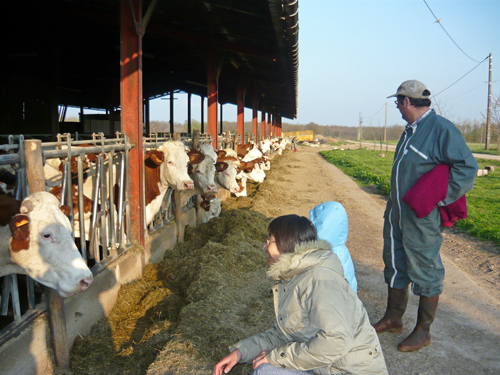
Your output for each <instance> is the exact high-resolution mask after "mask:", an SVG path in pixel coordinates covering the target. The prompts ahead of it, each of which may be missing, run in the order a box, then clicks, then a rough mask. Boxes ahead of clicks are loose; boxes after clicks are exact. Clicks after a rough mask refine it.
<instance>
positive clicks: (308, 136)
mask: <svg viewBox="0 0 500 375" xmlns="http://www.w3.org/2000/svg"><path fill="white" fill-rule="evenodd" d="M281 134H282V137H288V138H293V137H296V138H297V141H302V142H303V141H308V142H312V141H313V140H314V134H313V131H312V130H302V131H300V132H283V133H281Z"/></svg>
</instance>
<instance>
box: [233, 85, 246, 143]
mask: <svg viewBox="0 0 500 375" xmlns="http://www.w3.org/2000/svg"><path fill="white" fill-rule="evenodd" d="M236 96H237V97H236V100H237V102H238V133H240V134H241V144H243V143H244V141H245V140H244V138H245V137H244V136H243V135H244V134H245V129H244V126H245V90H243V85H242V84H241V83H238V87H237V88H236ZM235 143H236V138H235Z"/></svg>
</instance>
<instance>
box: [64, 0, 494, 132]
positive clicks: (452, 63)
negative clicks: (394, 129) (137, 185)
mask: <svg viewBox="0 0 500 375" xmlns="http://www.w3.org/2000/svg"><path fill="white" fill-rule="evenodd" d="M426 1H427V4H428V5H429V7H430V8H431V9H432V11H433V12H434V14H435V15H436V17H437V18H438V19H442V20H441V24H442V26H443V27H444V28H445V29H446V31H447V32H448V34H449V35H450V36H451V37H452V38H453V40H454V41H455V42H456V44H458V46H459V47H460V48H461V49H462V50H463V51H464V52H465V54H467V55H468V56H469V57H470V58H469V57H467V56H466V55H465V54H464V53H463V52H461V51H460V49H459V48H458V47H457V46H456V45H455V44H454V43H453V41H452V40H450V38H449V37H448V36H447V35H446V33H445V32H444V31H443V29H442V28H441V27H440V26H439V24H437V23H435V19H434V16H433V15H432V13H431V12H430V11H429V9H428V7H427V6H426V4H425V3H424V1H423V0H365V1H361V0H344V1H335V0H299V29H300V31H299V103H298V104H299V106H298V117H297V119H295V120H290V119H286V118H284V119H283V122H288V123H295V124H308V123H309V122H315V123H317V124H320V125H346V126H358V121H359V114H360V112H361V116H362V118H363V125H364V126H383V125H384V123H385V103H386V102H387V107H388V109H387V117H388V120H387V123H388V125H393V124H401V125H402V124H404V123H405V122H404V120H402V119H401V115H400V114H399V111H398V110H397V109H396V106H395V105H394V98H391V99H386V97H387V96H389V95H392V94H393V93H395V92H396V90H397V87H398V86H399V85H400V84H401V82H403V81H405V80H407V79H418V80H419V81H422V82H423V83H424V84H425V85H426V86H427V88H428V89H429V90H430V91H431V93H432V94H438V93H439V92H440V91H442V90H444V89H446V88H447V87H448V86H450V85H451V84H453V83H454V82H455V81H457V80H459V79H460V78H461V77H462V76H463V75H465V74H466V73H467V72H469V71H470V70H471V69H473V68H474V67H475V66H476V65H478V62H480V61H482V60H483V59H485V58H486V57H487V56H488V55H489V53H490V52H491V53H492V56H493V69H492V71H493V81H495V77H497V78H498V83H493V85H492V92H493V94H494V95H498V94H499V92H500V89H499V87H500V86H499V84H500V22H499V17H500V0H473V1H469V0H426ZM471 58H472V59H471ZM473 60H476V61H477V62H476V61H473ZM488 71H489V64H488V60H486V61H485V62H483V63H482V64H480V65H479V66H478V67H477V68H475V69H474V70H473V71H472V72H471V73H469V74H468V75H467V76H466V77H465V78H463V79H461V80H460V81H459V82H458V83H456V84H455V85H453V86H452V87H450V88H449V89H447V90H445V91H444V92H442V93H441V94H439V95H437V96H436V98H435V100H437V101H438V102H439V103H440V105H441V107H442V108H443V109H444V110H445V112H446V114H447V117H448V118H450V119H451V120H460V119H462V120H463V119H466V118H469V119H471V120H472V119H478V120H483V117H482V114H484V115H486V109H487V98H488V85H487V81H488ZM186 103H187V97H186V95H183V94H179V95H177V100H176V101H175V104H174V121H175V122H180V123H183V122H184V121H186V119H187V104H186ZM236 114H237V111H236V106H234V105H225V106H224V120H227V121H236ZM69 115H72V114H71V112H70V114H69ZM73 115H74V114H73ZM205 116H206V111H205ZM168 118H169V101H168V100H160V99H156V100H153V101H151V119H152V120H165V121H167V120H168ZM192 118H193V119H197V120H199V119H200V100H199V97H197V96H193V98H192ZM259 120H260V112H259ZM245 121H251V110H250V109H246V110H245Z"/></svg>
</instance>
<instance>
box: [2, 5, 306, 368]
mask: <svg viewBox="0 0 500 375" xmlns="http://www.w3.org/2000/svg"><path fill="white" fill-rule="evenodd" d="M3 9H4V14H5V15H8V17H5V21H4V22H3V24H2V26H3V28H4V30H3V35H4V36H3V37H2V39H1V42H0V43H1V50H2V55H3V57H2V59H0V75H1V78H0V135H2V140H3V141H2V142H1V143H7V139H8V138H7V136H8V135H10V134H20V135H21V136H19V137H18V138H17V139H18V141H19V145H18V146H17V147H18V148H14V146H12V147H13V148H12V149H8V148H7V149H8V150H10V151H12V152H13V153H14V154H15V153H16V152H17V153H18V154H19V155H21V154H22V152H23V147H24V145H23V144H22V142H23V139H29V138H33V139H42V140H49V141H55V142H56V143H57V142H59V145H60V144H61V137H60V136H59V137H58V136H57V135H58V134H61V133H69V134H75V133H79V134H85V133H97V132H99V133H101V138H100V140H99V141H97V140H95V137H94V146H95V145H96V144H97V143H99V142H100V146H99V147H101V151H102V153H103V154H104V153H105V152H110V149H109V147H110V146H109V145H108V144H106V145H105V141H103V140H102V138H103V137H102V136H104V137H109V138H113V137H114V135H115V134H117V132H118V134H120V135H119V136H118V138H119V141H118V146H117V147H118V148H116V147H115V149H116V150H118V151H123V152H125V153H126V160H127V162H128V164H127V166H128V167H127V173H128V184H127V185H128V186H127V188H128V192H129V194H130V196H129V199H128V200H129V207H128V208H129V210H130V216H129V224H128V225H129V229H130V230H129V231H128V233H129V234H128V236H129V238H128V244H129V246H126V247H125V248H123V247H122V248H121V249H119V251H115V252H113V254H112V255H113V256H111V257H109V259H107V262H99V261H97V262H96V264H95V265H94V267H93V268H92V271H93V273H94V275H95V276H96V277H95V279H96V281H95V283H94V285H92V287H91V288H90V289H89V290H88V291H86V292H85V293H82V294H80V295H78V296H75V297H73V298H71V299H67V300H66V301H63V302H62V307H64V308H65V310H66V320H67V322H66V325H67V334H66V333H64V335H65V336H66V335H67V344H65V345H71V342H72V340H73V339H74V337H75V336H76V335H78V334H85V333H86V332H88V329H89V328H90V326H91V324H92V323H93V322H95V321H96V320H97V319H99V318H101V317H102V316H103V315H105V314H106V313H107V312H108V311H109V309H110V308H111V306H112V304H113V301H114V300H113V298H115V299H116V292H117V289H118V288H119V285H121V284H123V283H125V282H128V281H131V280H132V279H134V278H137V277H140V275H141V270H142V268H143V267H144V265H145V264H147V263H148V262H154V261H158V260H159V259H161V256H162V253H161V251H160V250H159V248H160V247H161V246H163V247H165V246H173V244H175V242H176V241H177V240H182V238H181V237H180V238H179V230H178V229H172V228H170V229H169V228H166V229H165V230H164V231H163V232H161V233H159V234H158V233H155V235H154V236H148V232H147V229H146V227H145V225H144V204H143V202H144V196H143V195H144V188H143V185H144V181H143V179H144V171H143V165H144V151H145V150H146V148H147V147H148V142H147V141H148V139H146V138H147V136H148V135H149V123H150V111H149V102H150V100H152V99H154V98H158V97H162V96H169V97H171V98H172V95H173V94H174V93H176V92H179V91H181V92H185V93H187V95H188V113H187V118H188V133H191V109H190V108H191V100H192V99H194V98H193V96H196V97H198V99H194V100H201V102H202V103H203V102H204V99H205V98H206V99H207V106H206V107H204V106H203V105H202V113H201V114H200V115H201V116H200V117H201V119H202V121H201V127H202V128H201V132H202V133H207V134H208V136H209V137H210V140H211V141H212V144H213V146H214V147H215V148H217V147H218V143H219V137H218V134H220V133H222V131H223V130H224V129H222V123H223V121H222V115H221V113H220V112H219V113H218V110H219V111H220V108H221V107H219V105H221V104H226V103H231V104H235V105H236V106H237V115H238V132H239V134H241V135H242V134H243V124H244V108H250V109H252V135H253V136H254V137H255V138H258V137H268V136H270V135H273V136H276V135H277V136H279V135H280V134H281V121H282V118H283V117H285V118H290V119H293V118H295V117H296V114H297V96H298V95H297V86H298V0H248V1H235V0H184V1H161V0H144V1H142V0H121V1H118V0H85V1H80V0H54V1H50V2H40V1H34V0H20V1H16V2H8V3H7V4H5V5H4V6H3ZM68 107H76V108H79V109H80V121H79V122H72V123H69V122H65V121H64V120H65V114H66V111H67V108H68ZM86 109H105V110H106V114H105V115H100V116H99V124H100V125H99V129H97V131H96V130H95V129H90V128H89V127H88V121H87V120H88V119H89V118H90V117H86V116H85V114H84V113H85V110H86ZM205 110H206V113H204V111H205ZM259 112H260V118H259ZM170 116H171V118H170V133H171V135H172V134H173V132H174V129H173V124H174V121H173V100H170ZM205 116H206V118H207V122H206V124H205V122H204V118H205ZM218 120H219V126H218ZM94 136H95V134H94ZM124 140H125V141H124ZM149 140H150V139H149ZM238 142H242V143H243V142H244V137H243V136H242V137H241V141H238ZM48 143H50V142H48ZM115 146H116V145H115ZM150 146H151V145H150ZM95 147H97V146H95ZM115 149H113V151H111V152H115ZM51 152H52V154H50V152H49V151H46V152H45V154H44V157H45V158H47V157H49V156H50V155H52V156H53V157H55V156H58V155H59V154H58V153H57V151H54V150H53V151H51ZM16 155H17V154H16ZM22 157H23V156H22V155H21V156H19V158H22ZM5 160H7V161H6V163H7V162H9V163H10V162H13V161H16V162H19V160H18V159H15V156H13V155H10V159H5ZM191 211H193V210H191ZM179 215H180V216H179V217H177V218H176V220H177V221H181V222H182V224H183V225H185V224H195V223H196V217H195V216H196V214H193V213H192V212H189V211H187V212H185V213H180V214H179ZM177 227H179V223H178V224H177ZM130 244H134V245H133V246H130ZM132 249H133V250H132ZM92 309H94V310H96V311H95V312H94V313H91V312H90V310H92ZM34 311H35V313H31V314H26V315H25V316H24V317H23V318H22V319H21V320H20V321H17V322H15V323H13V324H11V325H10V326H8V327H7V328H6V329H2V330H1V331H0V333H1V334H2V335H1V336H0V370H1V371H0V372H1V373H2V374H19V373H46V370H47V368H49V367H50V363H49V362H50V360H49V356H48V354H47V352H48V351H47V347H46V342H48V341H50V340H48V339H47V337H46V336H45V328H46V323H45V313H46V308H44V307H42V308H40V307H37V308H36V309H34ZM82 311H85V313H83V314H82ZM82 315H84V317H83V318H82ZM65 331H66V329H65ZM66 351H67V348H66ZM59 355H61V356H62V357H59ZM55 356H56V358H55V359H56V364H55V365H56V367H58V369H59V370H62V371H64V370H65V368H67V367H68V366H69V363H67V360H66V359H65V358H64V350H59V349H57V348H55Z"/></svg>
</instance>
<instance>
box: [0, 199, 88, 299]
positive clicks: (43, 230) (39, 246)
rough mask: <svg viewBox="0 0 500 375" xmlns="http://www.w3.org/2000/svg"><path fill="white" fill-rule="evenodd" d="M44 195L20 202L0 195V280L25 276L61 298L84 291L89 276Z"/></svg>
mask: <svg viewBox="0 0 500 375" xmlns="http://www.w3.org/2000/svg"><path fill="white" fill-rule="evenodd" d="M67 215H69V207H67V206H60V204H59V201H58V200H57V198H56V197H55V196H54V195H52V194H50V193H48V192H38V193H33V194H31V195H30V196H28V197H27V198H26V199H24V200H23V201H22V202H21V201H18V200H16V199H14V198H11V197H8V196H5V195H0V277H1V276H5V275H8V274H11V273H19V274H26V275H28V276H29V277H31V278H32V279H34V280H35V281H37V282H39V283H41V284H43V285H45V286H48V287H50V288H53V289H55V290H56V291H57V292H58V293H59V295H61V296H62V297H70V296H72V295H74V294H76V293H79V292H81V291H83V290H86V289H87V288H88V287H89V286H90V285H91V284H92V281H93V275H92V272H91V271H90V269H89V268H88V267H87V264H86V263H85V261H84V260H83V258H82V256H81V255H80V253H79V252H78V249H77V247H76V245H75V243H74V241H73V237H72V235H71V224H70V222H69V219H68V217H67Z"/></svg>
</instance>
